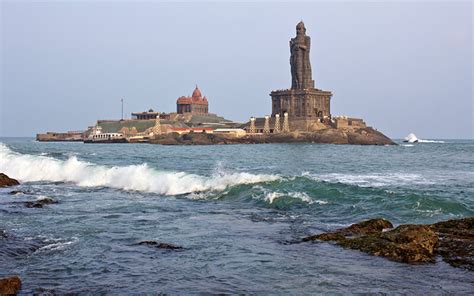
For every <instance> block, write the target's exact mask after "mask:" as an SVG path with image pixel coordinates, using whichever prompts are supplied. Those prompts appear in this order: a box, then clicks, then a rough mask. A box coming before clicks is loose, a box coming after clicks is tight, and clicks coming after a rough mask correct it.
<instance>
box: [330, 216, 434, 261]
mask: <svg viewBox="0 0 474 296" xmlns="http://www.w3.org/2000/svg"><path fill="white" fill-rule="evenodd" d="M437 242H438V236H437V235H436V233H434V231H433V230H431V229H430V228H429V227H428V226H425V225H401V226H399V227H397V228H395V229H394V230H391V231H387V232H384V233H381V234H369V235H363V236H360V237H356V238H347V239H344V240H341V241H339V245H341V246H342V247H346V248H350V249H355V250H360V251H362V252H365V253H368V254H371V255H375V256H383V257H387V258H389V259H391V260H394V261H398V262H405V263H422V262H434V257H435V255H434V248H435V246H436V243H437Z"/></svg>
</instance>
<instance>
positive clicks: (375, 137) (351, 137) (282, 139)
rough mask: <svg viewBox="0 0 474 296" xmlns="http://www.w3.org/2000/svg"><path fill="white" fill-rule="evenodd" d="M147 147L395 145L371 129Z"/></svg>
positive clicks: (169, 139) (168, 137)
mask: <svg viewBox="0 0 474 296" xmlns="http://www.w3.org/2000/svg"><path fill="white" fill-rule="evenodd" d="M150 143H151V144H161V145H225V144H269V143H318V144H340V145H396V144H395V143H394V142H393V141H392V140H391V139H390V138H388V137H387V136H385V135H384V134H382V133H381V132H379V131H376V130H375V129H373V128H371V127H366V128H360V129H335V128H327V129H322V130H318V131H314V132H291V133H280V134H268V135H265V134H261V135H245V136H242V137H235V136H230V135H225V134H207V133H188V134H182V135H179V134H177V133H171V134H165V135H161V136H157V137H155V138H154V139H151V140H150Z"/></svg>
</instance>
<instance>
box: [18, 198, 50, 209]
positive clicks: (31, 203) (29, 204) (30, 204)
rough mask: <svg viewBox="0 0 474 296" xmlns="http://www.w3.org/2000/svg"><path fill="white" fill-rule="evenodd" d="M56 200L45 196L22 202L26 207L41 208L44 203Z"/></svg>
mask: <svg viewBox="0 0 474 296" xmlns="http://www.w3.org/2000/svg"><path fill="white" fill-rule="evenodd" d="M57 203H58V202H57V201H55V200H54V199H52V198H49V197H46V198H42V199H39V200H37V201H25V202H23V204H24V205H25V207H27V208H43V206H45V205H51V204H57Z"/></svg>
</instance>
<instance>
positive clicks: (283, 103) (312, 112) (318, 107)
mask: <svg viewBox="0 0 474 296" xmlns="http://www.w3.org/2000/svg"><path fill="white" fill-rule="evenodd" d="M270 96H271V97H272V116H275V115H276V114H280V116H283V114H284V113H285V112H288V115H289V117H290V119H297V118H300V119H303V118H307V119H323V118H328V117H331V110H330V108H331V97H332V93H331V92H330V91H323V90H320V89H316V88H309V89H285V90H274V91H272V92H271V93H270Z"/></svg>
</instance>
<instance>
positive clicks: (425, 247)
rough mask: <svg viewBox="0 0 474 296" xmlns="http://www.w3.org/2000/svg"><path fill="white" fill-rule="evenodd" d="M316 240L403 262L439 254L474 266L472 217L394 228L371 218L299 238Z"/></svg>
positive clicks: (426, 259)
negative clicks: (334, 229) (332, 242)
mask: <svg viewBox="0 0 474 296" xmlns="http://www.w3.org/2000/svg"><path fill="white" fill-rule="evenodd" d="M388 229H391V230H388ZM318 240H319V241H334V242H336V244H338V245H340V246H342V247H345V248H350V249H355V250H360V251H362V252H365V253H368V254H371V255H375V256H383V257H387V258H389V259H391V260H394V261H398V262H405V263H429V262H434V261H435V257H436V256H437V255H441V256H442V257H443V259H444V260H445V261H446V262H448V263H449V264H451V265H452V266H455V267H464V268H466V269H469V270H474V218H465V219H460V220H449V221H445V222H439V223H435V224H432V225H414V224H407V225H400V226H398V227H396V228H395V229H393V225H392V224H391V223H390V222H389V221H387V220H385V219H372V220H368V221H363V222H360V223H356V224H353V225H351V226H349V227H347V228H343V229H338V230H336V231H333V232H327V233H322V234H318V235H313V236H309V237H306V238H303V241H318Z"/></svg>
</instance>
